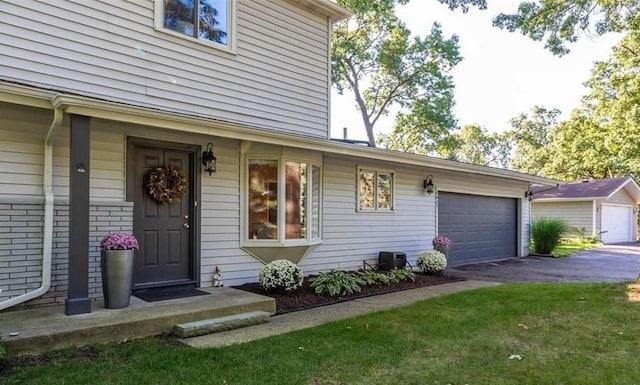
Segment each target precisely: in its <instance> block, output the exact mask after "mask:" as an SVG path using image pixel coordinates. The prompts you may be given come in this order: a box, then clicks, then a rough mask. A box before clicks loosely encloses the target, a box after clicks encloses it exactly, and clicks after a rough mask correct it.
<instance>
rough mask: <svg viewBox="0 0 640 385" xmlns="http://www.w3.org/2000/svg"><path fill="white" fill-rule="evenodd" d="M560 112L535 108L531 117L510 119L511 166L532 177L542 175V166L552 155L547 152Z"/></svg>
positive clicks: (524, 116)
mask: <svg viewBox="0 0 640 385" xmlns="http://www.w3.org/2000/svg"><path fill="white" fill-rule="evenodd" d="M559 116H560V110H558V109H551V110H549V109H546V108H544V107H540V106H535V107H534V108H533V109H532V110H531V115H527V114H520V115H518V116H517V117H515V118H513V119H511V127H512V128H513V130H512V131H511V134H510V135H511V139H512V140H513V145H514V149H513V154H512V156H511V166H512V167H513V169H515V170H519V171H522V172H526V173H529V174H533V175H544V172H543V171H544V165H545V164H547V163H549V161H550V159H551V157H552V155H551V154H550V152H549V151H548V148H549V147H550V144H551V142H552V139H553V129H554V127H555V126H556V125H557V124H558V117H559Z"/></svg>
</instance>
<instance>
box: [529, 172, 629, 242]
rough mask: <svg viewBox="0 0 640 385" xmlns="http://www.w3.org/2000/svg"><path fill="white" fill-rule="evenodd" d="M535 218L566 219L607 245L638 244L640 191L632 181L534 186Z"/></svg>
mask: <svg viewBox="0 0 640 385" xmlns="http://www.w3.org/2000/svg"><path fill="white" fill-rule="evenodd" d="M532 193H533V196H532V199H533V201H532V202H531V213H532V218H539V217H555V218H562V219H564V220H565V221H567V223H569V226H571V227H573V228H577V229H584V230H585V232H586V233H587V235H588V236H594V237H596V238H598V239H600V240H601V241H602V242H603V243H620V242H633V241H636V240H637V207H638V203H640V188H639V187H638V185H637V184H636V182H635V181H634V180H633V179H632V178H631V177H623V178H608V179H586V180H582V181H577V182H571V183H566V184H563V185H557V186H542V185H534V186H532Z"/></svg>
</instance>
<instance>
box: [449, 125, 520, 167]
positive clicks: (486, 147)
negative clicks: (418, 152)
mask: <svg viewBox="0 0 640 385" xmlns="http://www.w3.org/2000/svg"><path fill="white" fill-rule="evenodd" d="M452 142H453V143H452V145H450V146H449V147H448V148H442V149H441V152H440V155H441V156H443V157H444V158H447V159H451V160H457V161H459V162H465V163H473V164H481V165H483V166H494V167H502V168H508V167H509V155H510V153H511V141H510V137H509V135H507V134H502V133H490V132H489V131H487V129H486V128H484V127H480V126H478V125H477V124H471V125H466V126H464V127H462V129H461V130H460V132H458V133H456V134H453V135H452Z"/></svg>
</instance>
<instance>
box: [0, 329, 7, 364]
mask: <svg viewBox="0 0 640 385" xmlns="http://www.w3.org/2000/svg"><path fill="white" fill-rule="evenodd" d="M0 341H2V333H0ZM5 353H6V352H5V351H4V346H2V344H0V360H2V357H4V355H5Z"/></svg>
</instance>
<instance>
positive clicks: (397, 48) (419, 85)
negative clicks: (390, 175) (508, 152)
mask: <svg viewBox="0 0 640 385" xmlns="http://www.w3.org/2000/svg"><path fill="white" fill-rule="evenodd" d="M338 2H339V3H340V5H342V6H344V7H345V8H347V9H349V10H350V11H351V12H352V13H353V17H352V18H350V19H349V20H346V21H343V22H341V23H338V24H337V25H336V28H335V30H334V33H333V45H332V53H331V54H332V62H333V66H332V74H331V75H332V81H333V84H334V85H335V86H336V87H337V89H338V91H339V92H340V93H342V92H344V91H345V90H348V91H351V92H352V93H353V95H354V98H355V102H356V105H357V107H358V109H359V111H360V114H361V116H362V121H363V124H364V126H365V129H366V132H367V137H368V140H369V143H371V144H372V145H375V136H374V132H373V128H374V126H375V124H376V123H377V122H378V120H379V119H380V117H382V116H384V115H387V114H388V112H389V109H390V108H391V107H392V106H396V107H397V108H399V109H400V111H401V114H399V115H398V116H397V124H396V127H401V129H402V130H411V129H414V128H418V129H419V130H422V128H424V129H425V130H427V131H433V133H432V134H433V135H434V136H436V137H439V136H442V133H443V132H444V133H446V132H447V131H448V130H450V129H452V128H454V127H455V119H454V118H453V113H452V107H453V80H452V78H451V75H450V74H449V71H450V70H451V69H452V68H453V67H454V66H455V65H456V64H457V63H458V62H459V61H460V60H461V59H460V56H459V53H458V39H457V37H456V36H452V37H450V38H446V37H445V36H444V35H443V33H442V29H441V27H440V25H439V24H437V23H436V24H434V25H433V26H432V29H431V32H430V34H428V35H427V36H424V37H418V36H412V35H411V31H409V29H408V28H407V27H406V26H405V24H404V23H403V22H402V21H401V20H400V19H398V17H397V16H396V15H395V10H394V8H395V6H396V5H397V4H406V3H407V2H408V0H339V1H338ZM400 122H402V124H400ZM404 134H405V133H400V134H398V135H399V136H400V135H404ZM410 134H411V135H414V136H416V137H417V136H420V133H410ZM429 135H431V133H430V134H429ZM422 136H423V137H424V135H422Z"/></svg>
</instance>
